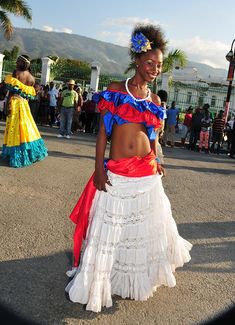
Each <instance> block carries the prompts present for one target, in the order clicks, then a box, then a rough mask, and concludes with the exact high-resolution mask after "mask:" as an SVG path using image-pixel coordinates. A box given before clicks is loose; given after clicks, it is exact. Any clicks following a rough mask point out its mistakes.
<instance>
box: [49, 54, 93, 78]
mask: <svg viewBox="0 0 235 325" xmlns="http://www.w3.org/2000/svg"><path fill="white" fill-rule="evenodd" d="M51 59H52V58H51ZM90 76H91V67H90V65H89V63H87V62H84V61H80V60H71V59H66V58H60V59H58V60H57V62H55V64H52V65H51V78H52V79H59V80H63V79H69V78H72V79H83V80H89V79H90Z"/></svg>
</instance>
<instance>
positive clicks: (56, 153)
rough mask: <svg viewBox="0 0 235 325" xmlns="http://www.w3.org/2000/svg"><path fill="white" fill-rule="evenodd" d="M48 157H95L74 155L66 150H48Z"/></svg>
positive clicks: (92, 158) (93, 158)
mask: <svg viewBox="0 0 235 325" xmlns="http://www.w3.org/2000/svg"><path fill="white" fill-rule="evenodd" d="M48 156H49V157H56V158H70V159H91V160H95V157H94V156H93V157H92V156H84V155H75V154H71V153H67V152H62V151H51V150H49V151H48Z"/></svg>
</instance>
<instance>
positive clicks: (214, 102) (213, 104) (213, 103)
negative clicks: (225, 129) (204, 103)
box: [211, 96, 216, 107]
mask: <svg viewBox="0 0 235 325" xmlns="http://www.w3.org/2000/svg"><path fill="white" fill-rule="evenodd" d="M215 106H216V96H212V97H211V107H215Z"/></svg>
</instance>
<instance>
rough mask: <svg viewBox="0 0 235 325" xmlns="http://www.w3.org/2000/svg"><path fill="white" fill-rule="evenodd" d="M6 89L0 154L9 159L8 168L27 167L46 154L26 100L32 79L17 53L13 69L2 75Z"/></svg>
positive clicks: (26, 59)
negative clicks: (8, 73)
mask: <svg viewBox="0 0 235 325" xmlns="http://www.w3.org/2000/svg"><path fill="white" fill-rule="evenodd" d="M5 83H6V87H7V89H8V100H7V121H6V129H5V134H4V143H3V150H2V157H3V158H4V159H5V158H7V159H9V165H10V167H15V168H19V167H25V166H30V165H32V164H33V163H34V162H36V161H39V160H42V159H44V158H45V157H46V156H47V148H46V147H45V144H44V141H43V140H42V138H41V136H40V133H39V131H38V129H37V126H36V124H35V122H34V119H33V117H32V115H31V112H30V107H29V103H28V100H29V99H34V98H35V96H36V92H35V89H34V87H33V85H34V83H35V80H34V77H33V76H32V75H31V73H30V61H29V57H28V56H26V55H20V56H19V57H18V59H17V61H16V70H15V71H14V72H13V74H12V75H8V76H6V78H5Z"/></svg>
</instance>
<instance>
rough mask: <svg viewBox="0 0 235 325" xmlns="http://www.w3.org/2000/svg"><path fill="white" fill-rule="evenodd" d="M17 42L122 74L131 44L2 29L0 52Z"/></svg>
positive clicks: (203, 70)
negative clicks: (10, 33)
mask: <svg viewBox="0 0 235 325" xmlns="http://www.w3.org/2000/svg"><path fill="white" fill-rule="evenodd" d="M15 45H17V46H19V48H20V53H23V54H28V55H29V56H30V57H31V58H39V57H43V56H47V55H58V56H59V57H66V58H70V59H80V60H82V61H86V62H88V63H91V62H93V61H98V62H100V63H101V64H102V68H101V73H102V74H111V75H120V74H121V75H122V74H123V73H124V71H125V69H126V68H127V67H128V64H129V62H130V59H129V56H128V48H126V47H123V46H118V45H114V44H111V43H106V42H102V41H98V40H95V39H92V38H88V37H85V36H80V35H75V34H66V33H57V32H45V31H41V30H38V29H25V28H15V29H14V34H13V38H12V39H11V40H10V41H6V40H5V39H4V37H3V33H0V52H3V51H4V50H11V49H12V48H13V46H15ZM189 65H190V66H192V67H194V68H196V69H197V70H198V75H199V76H200V77H201V78H202V79H203V78H205V79H208V78H211V80H212V79H213V78H223V79H224V78H225V77H226V73H227V72H226V70H224V69H214V68H212V67H210V66H208V65H206V64H201V63H197V62H189Z"/></svg>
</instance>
